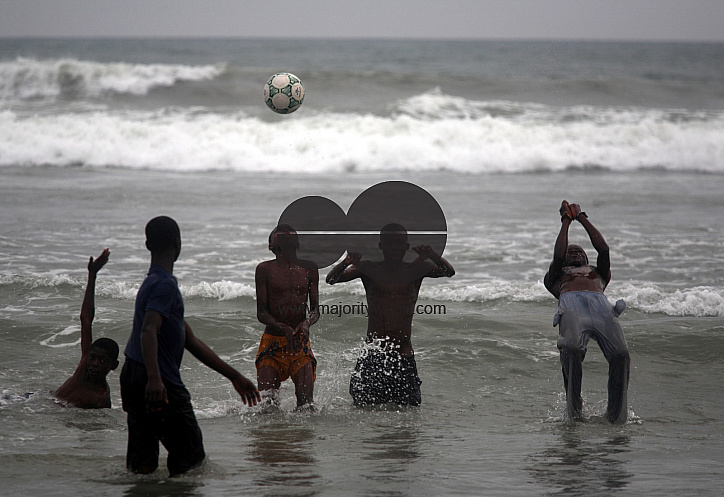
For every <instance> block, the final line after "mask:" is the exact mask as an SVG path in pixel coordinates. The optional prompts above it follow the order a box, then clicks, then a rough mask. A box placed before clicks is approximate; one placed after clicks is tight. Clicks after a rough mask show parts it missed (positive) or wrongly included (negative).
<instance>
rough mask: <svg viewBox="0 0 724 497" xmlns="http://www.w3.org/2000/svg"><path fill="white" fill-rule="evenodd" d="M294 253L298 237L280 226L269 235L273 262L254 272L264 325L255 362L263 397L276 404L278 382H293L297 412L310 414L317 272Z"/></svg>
mask: <svg viewBox="0 0 724 497" xmlns="http://www.w3.org/2000/svg"><path fill="white" fill-rule="evenodd" d="M298 248H299V240H298V237H297V233H296V231H294V229H293V228H292V227H291V226H289V225H286V224H281V225H279V226H277V227H276V228H274V230H273V231H272V232H271V234H270V235H269V250H271V251H272V253H273V254H274V255H275V256H276V257H275V259H273V260H270V261H265V262H262V263H261V264H259V265H258V266H257V267H256V275H255V281H256V306H257V318H258V319H259V321H260V322H261V323H262V324H264V325H266V327H265V328H264V334H263V335H262V337H261V342H260V343H259V351H258V353H257V356H256V370H257V383H258V384H259V390H260V391H261V394H262V395H263V396H264V397H266V398H268V399H269V401H270V402H271V403H276V402H277V398H276V396H277V392H278V390H279V388H280V387H281V382H282V381H284V380H286V379H287V378H290V377H291V378H292V381H293V382H294V392H295V394H296V397H297V408H302V407H304V406H309V407H310V408H313V402H314V397H313V394H314V380H315V377H316V368H317V360H316V359H315V358H314V354H313V353H312V347H311V344H310V341H309V327H310V326H312V325H313V324H314V323H316V322H317V320H318V319H319V271H318V270H317V266H316V264H314V263H313V262H310V261H301V260H299V259H298V258H297V249H298ZM307 302H309V307H307ZM307 308H308V309H309V317H307Z"/></svg>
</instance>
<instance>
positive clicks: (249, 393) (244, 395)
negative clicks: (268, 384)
mask: <svg viewBox="0 0 724 497" xmlns="http://www.w3.org/2000/svg"><path fill="white" fill-rule="evenodd" d="M231 384H232V385H234V390H236V392H237V393H238V394H239V395H240V396H241V401H242V402H243V403H244V404H246V405H248V406H255V405H256V403H257V402H260V401H261V395H260V394H259V390H257V388H256V385H254V382H252V381H251V380H249V379H248V378H246V377H245V376H243V375H241V374H240V375H239V376H238V377H237V378H234V379H233V380H232V381H231Z"/></svg>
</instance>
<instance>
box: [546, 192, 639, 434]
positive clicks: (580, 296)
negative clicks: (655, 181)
mask: <svg viewBox="0 0 724 497" xmlns="http://www.w3.org/2000/svg"><path fill="white" fill-rule="evenodd" d="M559 212H560V214H561V229H560V232H559V233H558V238H557V239H556V244H555V248H554V251H553V262H551V265H550V268H549V269H548V273H546V275H545V278H544V280H543V282H544V284H545V287H546V288H547V289H548V291H549V292H551V294H553V296H554V297H556V298H557V299H558V300H559V303H558V311H557V312H556V316H555V318H554V320H553V326H558V349H559V350H560V354H561V366H562V368H563V385H564V386H565V389H566V403H567V405H568V414H569V416H570V417H571V418H574V419H575V418H580V417H581V411H582V409H583V399H582V398H581V378H582V376H583V369H582V365H583V358H584V357H585V356H586V348H587V346H588V340H589V339H591V338H593V339H594V340H595V341H596V342H597V343H598V346H599V347H601V350H602V351H603V355H604V356H605V357H606V360H607V361H608V408H607V410H606V419H608V420H609V421H611V422H612V423H625V422H626V416H627V413H628V405H627V403H626V391H627V389H628V380H629V362H630V360H629V353H628V345H626V339H625V338H624V336H623V330H622V329H621V325H620V324H619V322H618V316H619V315H620V314H621V313H622V312H623V310H624V308H625V307H626V304H625V303H624V301H623V300H619V301H618V302H616V305H615V306H612V305H611V304H610V303H609V301H608V299H607V298H606V297H605V296H604V295H603V291H604V290H605V289H606V286H607V285H608V282H609V281H611V261H610V259H609V254H608V245H607V244H606V241H605V240H604V239H603V235H601V233H600V232H599V231H598V230H597V229H596V228H595V226H593V224H592V223H591V221H589V219H588V216H587V215H586V213H585V212H581V207H580V206H579V205H578V204H568V202H566V201H565V200H564V201H563V202H562V203H561V208H560V210H559ZM573 221H578V222H579V223H581V225H583V228H584V229H585V230H586V233H588V236H589V238H590V239H591V244H592V245H593V248H595V249H596V252H598V258H597V260H596V265H595V266H592V265H590V264H589V263H588V256H587V255H586V252H585V251H584V250H583V248H581V247H580V246H578V245H573V244H571V245H569V244H568V228H569V227H570V225H571V223H572V222H573Z"/></svg>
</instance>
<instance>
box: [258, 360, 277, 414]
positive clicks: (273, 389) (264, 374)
mask: <svg viewBox="0 0 724 497" xmlns="http://www.w3.org/2000/svg"><path fill="white" fill-rule="evenodd" d="M256 382H257V385H258V388H259V394H260V395H261V404H262V407H269V406H276V405H277V404H278V402H279V399H278V396H279V388H280V387H281V385H282V382H281V378H280V377H279V372H278V371H277V370H276V369H274V368H273V367H271V366H260V367H259V368H258V369H257V371H256Z"/></svg>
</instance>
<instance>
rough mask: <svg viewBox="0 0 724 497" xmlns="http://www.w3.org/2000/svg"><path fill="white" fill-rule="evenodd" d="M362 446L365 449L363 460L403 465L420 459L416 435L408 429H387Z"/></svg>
mask: <svg viewBox="0 0 724 497" xmlns="http://www.w3.org/2000/svg"><path fill="white" fill-rule="evenodd" d="M362 444H363V446H364V447H365V449H366V453H365V456H364V458H365V459H371V460H380V459H385V460H388V461H390V460H392V461H395V460H398V461H401V462H403V463H405V462H411V461H413V460H415V459H417V458H418V457H420V452H419V440H418V437H417V433H416V432H415V431H413V430H411V429H409V428H397V427H395V428H389V427H388V428H386V431H385V432H384V433H377V434H375V436H373V437H370V438H367V439H365V440H363V441H362Z"/></svg>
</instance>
